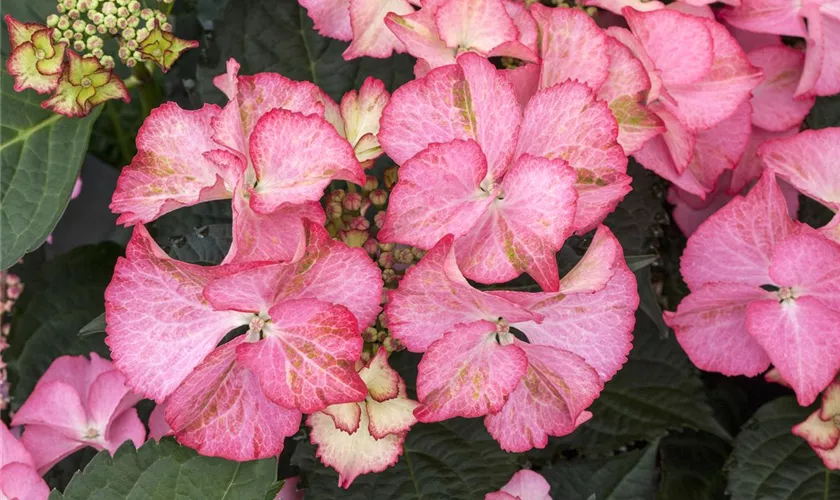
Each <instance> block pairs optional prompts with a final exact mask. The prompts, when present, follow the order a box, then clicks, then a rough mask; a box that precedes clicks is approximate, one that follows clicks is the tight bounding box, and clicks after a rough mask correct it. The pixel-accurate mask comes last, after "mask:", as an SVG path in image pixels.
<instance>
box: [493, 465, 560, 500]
mask: <svg viewBox="0 0 840 500" xmlns="http://www.w3.org/2000/svg"><path fill="white" fill-rule="evenodd" d="M550 490H551V486H550V485H549V484H548V481H546V480H545V478H544V477H542V476H541V475H539V474H537V473H536V472H534V471H532V470H527V469H523V470H521V471H519V472H517V473H516V474H514V475H513V477H512V478H510V481H508V482H507V484H506V485H504V486H502V489H501V490H499V491H495V492H493V493H488V494H487V495H485V497H484V500H551V496H549V494H548V493H549V491H550Z"/></svg>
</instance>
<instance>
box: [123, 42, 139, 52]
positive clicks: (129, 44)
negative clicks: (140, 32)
mask: <svg viewBox="0 0 840 500" xmlns="http://www.w3.org/2000/svg"><path fill="white" fill-rule="evenodd" d="M139 45H140V44H139V43H137V40H127V41H126V42H125V46H126V47H128V50H137V47H138V46H139Z"/></svg>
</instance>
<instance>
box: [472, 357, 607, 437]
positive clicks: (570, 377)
mask: <svg viewBox="0 0 840 500" xmlns="http://www.w3.org/2000/svg"><path fill="white" fill-rule="evenodd" d="M516 345H517V346H519V348H520V349H522V350H523V351H525V354H526V355H527V356H528V370H527V371H526V372H525V376H524V377H522V381H521V382H519V385H518V386H517V387H516V389H515V390H514V391H513V393H511V395H510V397H509V398H508V400H507V402H506V403H505V405H504V407H502V409H501V411H499V412H498V413H495V414H491V415H487V416H486V417H485V418H484V423H485V425H486V426H487V430H488V431H490V435H491V436H493V438H494V439H496V441H498V442H499V443H500V444H501V446H502V449H503V450H505V451H509V452H524V451H528V450H530V449H531V448H545V446H546V444H548V437H549V436H564V435H566V434H569V433H571V432H572V431H573V430H574V429H575V427H577V424H576V422H577V418H578V416H579V415H580V414H581V413H582V412H583V410H585V409H586V408H587V407H588V406H589V405H590V404H592V402H593V401H594V400H595V398H597V397H598V394H600V392H601V388H602V387H603V383H602V382H601V380H600V379H599V377H598V373H597V372H596V371H595V369H594V368H592V367H591V366H589V365H588V364H587V363H586V361H584V359H583V358H581V357H580V356H578V355H576V354H573V353H571V352H569V351H565V350H563V349H559V348H556V347H550V346H545V345H535V344H528V343H525V342H519V341H517V342H516Z"/></svg>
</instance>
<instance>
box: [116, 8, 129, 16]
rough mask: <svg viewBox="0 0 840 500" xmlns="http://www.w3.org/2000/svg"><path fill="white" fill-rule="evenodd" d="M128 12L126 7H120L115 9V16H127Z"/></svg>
mask: <svg viewBox="0 0 840 500" xmlns="http://www.w3.org/2000/svg"><path fill="white" fill-rule="evenodd" d="M128 15H129V12H128V9H127V8H126V7H120V8H119V9H117V17H128Z"/></svg>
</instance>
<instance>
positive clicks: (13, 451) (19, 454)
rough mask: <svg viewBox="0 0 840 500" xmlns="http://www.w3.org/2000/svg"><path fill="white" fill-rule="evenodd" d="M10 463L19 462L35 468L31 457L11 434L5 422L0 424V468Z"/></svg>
mask: <svg viewBox="0 0 840 500" xmlns="http://www.w3.org/2000/svg"><path fill="white" fill-rule="evenodd" d="M12 462H20V463H22V464H24V465H28V466H30V467H34V466H35V461H34V460H33V459H32V455H31V454H30V453H29V451H27V449H26V447H24V446H23V444H22V443H21V442H20V441H18V439H17V438H16V437H15V436H14V434H12V432H11V431H10V430H9V428H8V427H6V423H5V422H0V468H3V467H5V466H6V465H7V464H10V463H12Z"/></svg>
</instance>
